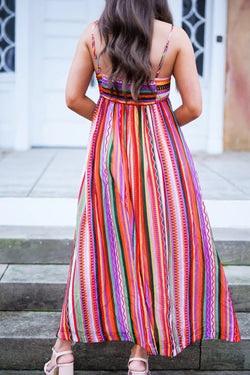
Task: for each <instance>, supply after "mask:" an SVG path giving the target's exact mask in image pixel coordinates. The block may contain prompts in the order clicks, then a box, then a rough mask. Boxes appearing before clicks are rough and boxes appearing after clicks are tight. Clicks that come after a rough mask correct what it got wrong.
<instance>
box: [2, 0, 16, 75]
mask: <svg viewBox="0 0 250 375" xmlns="http://www.w3.org/2000/svg"><path fill="white" fill-rule="evenodd" d="M14 71H15V0H0V73H3V72H14Z"/></svg>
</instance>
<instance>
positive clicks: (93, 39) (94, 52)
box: [91, 20, 101, 72]
mask: <svg viewBox="0 0 250 375" xmlns="http://www.w3.org/2000/svg"><path fill="white" fill-rule="evenodd" d="M97 22H98V20H96V21H95V22H94V23H93V26H92V33H91V35H92V50H93V54H94V57H95V59H96V63H97V65H98V72H100V71H101V69H100V65H99V59H98V57H97V54H96V48H95V38H94V29H95V26H96V24H97Z"/></svg>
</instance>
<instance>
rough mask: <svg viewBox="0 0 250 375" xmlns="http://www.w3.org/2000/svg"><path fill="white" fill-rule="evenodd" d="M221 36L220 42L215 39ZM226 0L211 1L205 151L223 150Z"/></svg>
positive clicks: (215, 151)
mask: <svg viewBox="0 0 250 375" xmlns="http://www.w3.org/2000/svg"><path fill="white" fill-rule="evenodd" d="M217 36H221V37H222V42H218V41H217V40H216V38H217ZM226 36H227V0H220V1H214V2H213V26H212V36H211V38H212V46H211V52H212V58H211V75H210V80H211V86H210V103H209V108H210V110H209V127H208V139H207V151H208V152H209V153H221V152H223V127H224V96H225V71H226Z"/></svg>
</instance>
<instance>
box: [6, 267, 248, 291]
mask: <svg viewBox="0 0 250 375" xmlns="http://www.w3.org/2000/svg"><path fill="white" fill-rule="evenodd" d="M68 270H69V265H62V264H10V265H7V264H0V283H40V284H41V283H42V284H65V283H66V281H67V275H68ZM224 270H225V274H226V278H227V280H228V283H229V285H249V286H250V266H243V265H240V266H233V265H230V266H224ZM1 275H3V276H2V278H1Z"/></svg>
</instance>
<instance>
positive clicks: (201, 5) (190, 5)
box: [182, 0, 206, 77]
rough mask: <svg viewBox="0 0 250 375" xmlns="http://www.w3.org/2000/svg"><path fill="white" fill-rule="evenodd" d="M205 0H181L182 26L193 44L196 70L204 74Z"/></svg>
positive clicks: (201, 74)
mask: <svg viewBox="0 0 250 375" xmlns="http://www.w3.org/2000/svg"><path fill="white" fill-rule="evenodd" d="M205 12H206V0H183V3H182V28H183V29H184V30H185V31H186V33H187V34H188V36H189V37H190V39H191V42H192V44H193V48H194V53H195V59H196V65H197V70H198V73H199V75H200V76H202V77H203V74H204V54H205V26H206V15H205Z"/></svg>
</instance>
